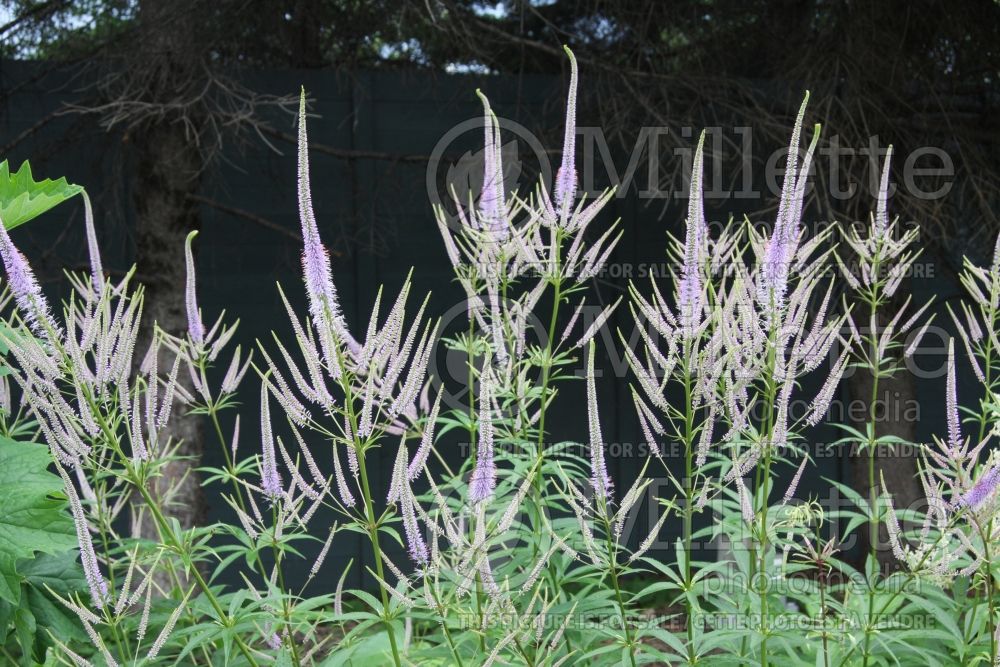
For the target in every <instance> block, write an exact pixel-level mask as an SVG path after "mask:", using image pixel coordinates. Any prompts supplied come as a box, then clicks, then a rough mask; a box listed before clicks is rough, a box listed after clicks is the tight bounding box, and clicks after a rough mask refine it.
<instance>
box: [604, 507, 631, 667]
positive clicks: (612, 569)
mask: <svg viewBox="0 0 1000 667" xmlns="http://www.w3.org/2000/svg"><path fill="white" fill-rule="evenodd" d="M607 509H608V508H607V505H606V504H605V501H603V500H602V501H601V519H602V520H603V521H604V540H605V542H606V543H607V548H608V573H609V575H610V577H611V584H612V586H613V587H614V590H615V600H616V601H617V604H618V613H619V615H620V616H621V621H622V630H623V631H624V632H625V643H626V644H627V645H628V659H629V663H630V664H631V665H632V667H636V662H635V639H633V637H632V630H631V629H630V628H629V624H628V615H627V614H626V611H625V600H624V599H623V598H622V589H621V586H620V585H619V583H618V552H617V550H616V549H615V544H614V541H613V540H612V539H611V534H612V533H611V530H612V529H611V522H610V521H609V520H608V511H607Z"/></svg>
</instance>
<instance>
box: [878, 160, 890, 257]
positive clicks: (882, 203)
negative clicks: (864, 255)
mask: <svg viewBox="0 0 1000 667" xmlns="http://www.w3.org/2000/svg"><path fill="white" fill-rule="evenodd" d="M890 160H892V146H889V148H888V150H886V152H885V164H884V165H883V166H882V180H881V182H880V183H879V187H878V205H877V208H876V209H875V238H878V239H880V238H882V237H883V236H885V230H886V228H887V227H888V226H889V206H888V200H889V161H890Z"/></svg>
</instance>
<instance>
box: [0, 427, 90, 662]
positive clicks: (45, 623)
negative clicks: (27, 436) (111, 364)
mask: <svg viewBox="0 0 1000 667" xmlns="http://www.w3.org/2000/svg"><path fill="white" fill-rule="evenodd" d="M51 463H52V456H51V454H50V453H49V449H48V447H45V446H44V445H39V444H35V443H31V442H16V441H14V440H10V439H8V438H2V437H0V646H3V645H4V644H6V642H7V641H8V640H12V641H15V642H16V644H17V645H18V646H19V647H20V653H21V655H22V656H23V661H24V664H33V663H32V662H31V660H32V659H37V658H39V657H40V656H41V655H42V654H43V653H44V649H45V647H46V646H51V645H52V643H51V637H53V636H55V637H58V638H59V639H60V640H61V641H67V640H79V639H83V638H85V635H83V630H82V628H81V627H80V625H79V622H78V621H77V620H76V618H75V617H74V616H73V615H72V614H71V613H70V612H68V610H66V608H65V607H63V606H62V604H61V603H60V602H58V600H56V599H55V598H54V597H53V593H55V594H56V595H60V596H68V595H70V594H71V593H75V592H77V591H80V590H83V589H84V588H85V587H86V586H85V584H84V582H83V577H82V572H81V571H80V568H79V565H78V563H77V558H76V551H75V550H73V549H74V547H75V546H76V535H75V531H74V528H73V522H72V521H71V520H70V518H69V515H68V514H67V513H66V512H65V511H64V506H65V502H64V501H63V500H61V499H59V498H58V497H57V495H56V494H58V493H60V492H61V491H62V488H63V486H62V481H61V480H60V479H59V477H58V476H56V475H54V474H53V473H51V472H50V471H49V470H48V467H49V466H50V465H51Z"/></svg>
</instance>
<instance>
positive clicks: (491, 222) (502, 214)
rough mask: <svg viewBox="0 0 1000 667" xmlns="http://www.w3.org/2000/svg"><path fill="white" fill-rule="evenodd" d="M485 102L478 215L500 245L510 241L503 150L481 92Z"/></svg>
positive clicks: (480, 93) (481, 96) (497, 123)
mask: <svg viewBox="0 0 1000 667" xmlns="http://www.w3.org/2000/svg"><path fill="white" fill-rule="evenodd" d="M476 94H477V95H479V99H480V100H482V102H483V128H484V137H483V143H484V145H483V191H482V194H481V195H480V197H479V213H480V216H482V219H483V221H484V223H485V227H486V229H487V230H488V231H489V232H490V233H491V234H492V235H493V237H494V239H495V240H497V241H503V240H505V239H506V238H507V215H506V208H507V206H506V196H505V195H506V193H505V192H504V185H503V160H502V156H501V153H502V150H503V147H502V145H501V143H500V124H499V122H498V121H497V117H496V115H495V114H494V113H493V110H492V109H491V108H490V101H489V100H488V99H487V98H486V96H485V95H483V93H482V92H481V91H479V90H477V91H476Z"/></svg>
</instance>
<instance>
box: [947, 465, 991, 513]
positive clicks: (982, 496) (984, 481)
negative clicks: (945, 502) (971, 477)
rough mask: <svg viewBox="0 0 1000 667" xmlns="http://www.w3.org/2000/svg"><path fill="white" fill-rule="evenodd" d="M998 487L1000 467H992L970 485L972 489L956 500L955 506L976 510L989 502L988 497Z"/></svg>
mask: <svg viewBox="0 0 1000 667" xmlns="http://www.w3.org/2000/svg"><path fill="white" fill-rule="evenodd" d="M998 485H1000V467H998V466H993V467H992V468H990V469H989V470H987V471H986V472H985V473H984V474H983V475H982V476H980V478H979V480H978V481H976V483H975V484H973V485H972V488H971V489H969V490H968V491H966V492H965V494H963V495H962V497H961V498H959V499H958V501H957V502H956V503H955V506H956V507H959V508H961V507H968V508H969V509H976V508H977V507H979V506H980V505H982V504H983V503H984V502H986V501H987V500H989V498H990V496H992V495H993V494H994V493H995V492H996V490H997V486H998Z"/></svg>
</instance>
